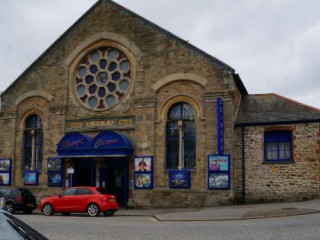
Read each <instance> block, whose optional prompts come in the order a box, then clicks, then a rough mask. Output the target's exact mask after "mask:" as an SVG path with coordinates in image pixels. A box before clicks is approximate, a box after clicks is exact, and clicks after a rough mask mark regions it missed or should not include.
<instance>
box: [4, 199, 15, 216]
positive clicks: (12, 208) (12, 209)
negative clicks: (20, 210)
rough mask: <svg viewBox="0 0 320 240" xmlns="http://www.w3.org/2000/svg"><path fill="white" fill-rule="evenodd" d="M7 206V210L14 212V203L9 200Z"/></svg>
mask: <svg viewBox="0 0 320 240" xmlns="http://www.w3.org/2000/svg"><path fill="white" fill-rule="evenodd" d="M6 206H7V211H8V212H9V213H11V214H14V211H15V209H14V205H13V203H11V202H7V203H6Z"/></svg>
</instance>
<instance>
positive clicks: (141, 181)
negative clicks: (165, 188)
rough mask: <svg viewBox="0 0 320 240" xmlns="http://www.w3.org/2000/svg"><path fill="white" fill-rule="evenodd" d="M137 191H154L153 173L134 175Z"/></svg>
mask: <svg viewBox="0 0 320 240" xmlns="http://www.w3.org/2000/svg"><path fill="white" fill-rule="evenodd" d="M134 188H135V189H152V188H153V181H152V173H135V174H134Z"/></svg>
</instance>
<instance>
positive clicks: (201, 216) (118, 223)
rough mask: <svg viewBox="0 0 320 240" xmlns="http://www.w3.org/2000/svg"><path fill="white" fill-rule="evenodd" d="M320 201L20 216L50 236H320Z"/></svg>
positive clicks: (254, 238) (229, 238) (60, 239)
mask: <svg viewBox="0 0 320 240" xmlns="http://www.w3.org/2000/svg"><path fill="white" fill-rule="evenodd" d="M319 210H320V200H313V201H307V202H296V203H281V204H259V205H242V206H229V207H216V208H198V209H151V210H137V209H132V210H120V211H119V212H117V213H115V215H114V216H113V217H105V216H104V215H100V216H99V217H93V218H92V217H89V216H87V215H86V214H77V215H71V216H61V215H60V214H55V215H54V216H50V217H46V216H44V215H42V214H32V215H23V214H16V216H17V217H18V218H20V219H22V220H24V221H25V222H26V223H28V224H29V225H31V226H32V227H34V228H36V229H37V230H38V231H39V232H41V233H43V234H44V235H46V236H47V237H48V238H49V239H57V240H63V239H68V240H72V239H92V240H93V239H121V240H122V239H123V240H126V239H130V240H138V239H139V240H141V239H166V240H168V239H169V240H170V239H184V240H188V239H215V240H220V239H224V240H233V239H237V240H242V239H245V240H248V239H249V240H250V239H252V240H257V239H259V240H260V239H262V240H264V239H268V240H270V239H277V240H278V239H281V240H282V239H283V240H286V239H288V240H289V239H290V240H295V239H296V240H302V239H303V240H305V239H306V240H308V239H317V240H318V239H320V227H319V226H320V212H319Z"/></svg>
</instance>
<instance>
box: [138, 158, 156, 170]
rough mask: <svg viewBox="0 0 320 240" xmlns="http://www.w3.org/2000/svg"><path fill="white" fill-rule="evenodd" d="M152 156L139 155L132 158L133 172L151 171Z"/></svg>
mask: <svg viewBox="0 0 320 240" xmlns="http://www.w3.org/2000/svg"><path fill="white" fill-rule="evenodd" d="M152 160H153V157H151V156H141V157H135V158H134V171H135V172H151V171H152V164H153V161H152Z"/></svg>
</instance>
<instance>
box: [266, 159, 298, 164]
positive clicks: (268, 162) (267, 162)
mask: <svg viewBox="0 0 320 240" xmlns="http://www.w3.org/2000/svg"><path fill="white" fill-rule="evenodd" d="M289 163H295V162H294V161H293V160H287V161H264V162H262V164H289Z"/></svg>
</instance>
